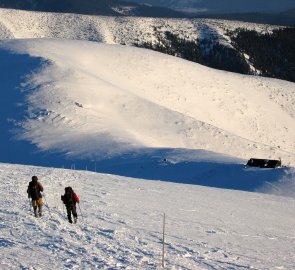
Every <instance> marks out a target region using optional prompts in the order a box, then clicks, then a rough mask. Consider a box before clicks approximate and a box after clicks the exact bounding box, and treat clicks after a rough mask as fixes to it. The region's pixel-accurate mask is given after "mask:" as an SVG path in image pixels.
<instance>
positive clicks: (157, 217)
mask: <svg viewBox="0 0 295 270" xmlns="http://www.w3.org/2000/svg"><path fill="white" fill-rule="evenodd" d="M34 174H36V175H38V176H39V179H40V180H41V183H42V184H43V185H44V188H45V192H44V193H45V199H46V203H47V205H48V206H49V209H48V208H47V207H46V206H45V207H44V215H43V217H42V218H38V219H36V218H34V217H33V214H32V210H31V206H30V203H29V200H28V199H27V194H26V189H27V185H28V182H29V180H30V178H31V175H34ZM0 179H1V196H0V205H1V210H0V232H1V236H0V248H1V262H0V268H1V269H3V270H6V269H109V270H110V269H162V268H161V255H162V226H163V225H162V223H163V213H164V212H165V213H166V226H165V228H166V230H165V233H166V235H165V239H166V240H165V269H192V270H197V269H215V270H221V269H260V270H262V269H267V270H269V269H290V270H291V269H294V265H295V257H294V245H295V229H294V211H295V201H294V200H293V199H288V198H284V197H278V196H272V195H263V194H258V193H248V192H241V191H230V190H222V189H213V188H206V187H199V186H191V185H179V184H174V183H165V182H160V181H144V180H137V179H129V178H124V177H119V176H113V175H105V174H97V173H91V172H82V171H71V170H63V169H51V168H41V167H39V168H38V167H29V166H20V165H8V164H0ZM68 185H71V186H72V187H73V188H74V190H75V191H76V193H77V194H78V196H79V197H80V200H81V204H80V205H81V206H80V209H81V211H82V214H83V217H82V216H81V214H80V213H81V212H80V210H79V207H78V214H79V217H78V223H77V224H76V225H71V224H69V223H68V222H67V220H66V215H65V210H64V208H63V206H62V204H61V201H60V195H62V194H63V191H64V187H66V186H68ZM49 210H50V212H49Z"/></svg>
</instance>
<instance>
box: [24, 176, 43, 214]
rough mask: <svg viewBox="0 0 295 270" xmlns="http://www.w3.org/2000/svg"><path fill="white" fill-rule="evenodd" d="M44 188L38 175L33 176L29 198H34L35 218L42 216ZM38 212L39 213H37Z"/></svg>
mask: <svg viewBox="0 0 295 270" xmlns="http://www.w3.org/2000/svg"><path fill="white" fill-rule="evenodd" d="M43 190H44V188H43V186H42V184H41V183H40V182H39V181H38V177H37V176H36V175H34V176H32V181H31V182H30V183H29V186H28V189H27V193H28V198H32V206H33V209H34V214H35V217H41V216H42V206H43V200H42V194H41V192H43ZM37 210H38V211H37Z"/></svg>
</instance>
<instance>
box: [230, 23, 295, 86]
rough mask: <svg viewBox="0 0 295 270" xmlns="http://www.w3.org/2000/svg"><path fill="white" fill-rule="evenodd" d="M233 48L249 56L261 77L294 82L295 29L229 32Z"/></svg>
mask: <svg viewBox="0 0 295 270" xmlns="http://www.w3.org/2000/svg"><path fill="white" fill-rule="evenodd" d="M229 35H230V36H231V39H232V42H233V46H234V47H235V48H236V49H237V50H239V51H241V52H244V53H246V54H247V55H249V57H250V59H249V60H250V62H251V63H252V64H253V65H254V66H255V68H256V69H258V70H260V71H261V75H262V76H266V77H272V78H278V79H283V80H288V81H291V82H295V28H294V27H292V28H283V29H277V30H274V31H272V32H269V33H264V34H261V33H258V32H256V31H253V30H252V31H250V30H245V29H237V30H235V31H233V32H230V33H229Z"/></svg>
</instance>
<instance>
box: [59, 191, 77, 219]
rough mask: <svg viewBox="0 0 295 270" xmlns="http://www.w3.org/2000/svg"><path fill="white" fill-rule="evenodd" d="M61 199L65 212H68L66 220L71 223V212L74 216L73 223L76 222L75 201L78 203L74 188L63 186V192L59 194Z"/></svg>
mask: <svg viewBox="0 0 295 270" xmlns="http://www.w3.org/2000/svg"><path fill="white" fill-rule="evenodd" d="M61 200H62V201H63V203H64V204H65V206H66V208H67V214H68V220H69V222H70V223H73V221H72V214H73V217H74V223H77V219H78V215H77V209H76V203H80V200H79V197H78V196H77V194H76V193H75V192H74V190H73V189H72V188H71V187H66V188H65V194H64V195H62V196H61Z"/></svg>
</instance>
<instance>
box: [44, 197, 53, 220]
mask: <svg viewBox="0 0 295 270" xmlns="http://www.w3.org/2000/svg"><path fill="white" fill-rule="evenodd" d="M43 197H44V201H45V205H46V207H47V208H48V212H49V215H50V217H51V218H52V216H51V212H50V209H49V206H48V203H47V201H46V198H45V194H44V193H43Z"/></svg>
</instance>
